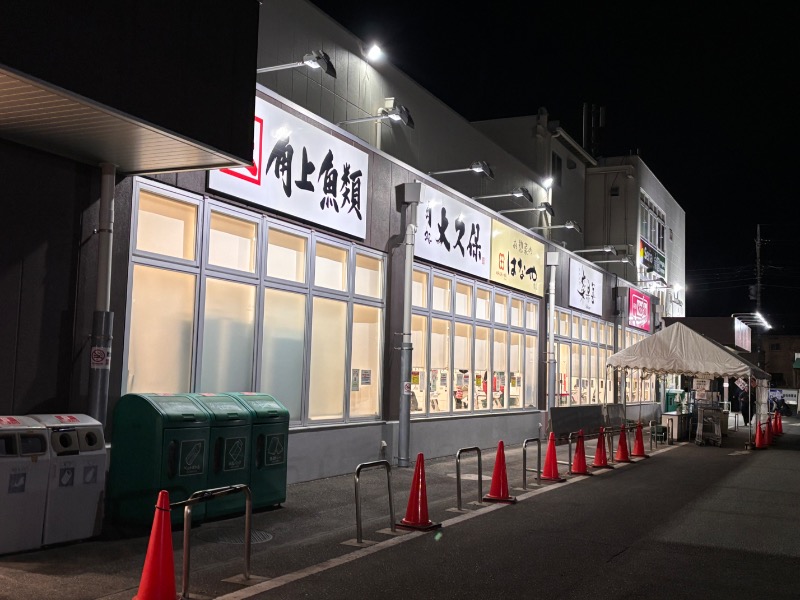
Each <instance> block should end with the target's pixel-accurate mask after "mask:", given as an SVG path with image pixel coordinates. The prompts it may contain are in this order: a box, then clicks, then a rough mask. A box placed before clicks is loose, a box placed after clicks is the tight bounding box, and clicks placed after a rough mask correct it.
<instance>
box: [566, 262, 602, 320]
mask: <svg viewBox="0 0 800 600" xmlns="http://www.w3.org/2000/svg"><path fill="white" fill-rule="evenodd" d="M569 305H570V306H572V307H573V308H579V309H581V310H585V311H588V312H590V313H592V314H595V315H598V316H602V315H603V274H602V273H601V272H600V271H597V270H595V269H592V268H591V267H589V266H587V265H585V264H584V263H582V262H580V261H579V260H575V259H574V258H570V259H569Z"/></svg>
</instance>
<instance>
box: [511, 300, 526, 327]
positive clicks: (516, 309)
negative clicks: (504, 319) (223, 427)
mask: <svg viewBox="0 0 800 600" xmlns="http://www.w3.org/2000/svg"><path fill="white" fill-rule="evenodd" d="M522 318H523V313H522V300H518V299H516V298H512V299H511V322H510V325H511V326H512V327H524V326H525V323H523V321H522Z"/></svg>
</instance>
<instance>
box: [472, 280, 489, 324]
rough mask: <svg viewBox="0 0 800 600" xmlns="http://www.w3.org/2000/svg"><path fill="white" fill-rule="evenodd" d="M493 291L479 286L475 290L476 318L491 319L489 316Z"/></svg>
mask: <svg viewBox="0 0 800 600" xmlns="http://www.w3.org/2000/svg"><path fill="white" fill-rule="evenodd" d="M491 297H492V293H491V292H490V291H489V290H485V289H483V288H478V289H477V291H476V292H475V318H476V319H483V320H484V321H488V320H489V319H490V316H489V302H490V300H491Z"/></svg>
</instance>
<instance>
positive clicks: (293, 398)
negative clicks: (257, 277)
mask: <svg viewBox="0 0 800 600" xmlns="http://www.w3.org/2000/svg"><path fill="white" fill-rule="evenodd" d="M264 305H265V306H267V307H269V309H268V310H265V311H264V319H263V320H264V336H263V337H264V340H263V342H262V344H261V385H260V386H259V391H260V392H263V393H265V394H270V395H271V396H274V397H275V398H278V399H279V400H280V402H281V404H283V405H284V406H285V407H286V409H287V410H288V411H289V419H290V420H291V421H299V420H300V419H301V417H302V402H303V378H302V377H287V373H303V372H304V371H305V366H304V364H305V356H306V352H305V334H306V295H305V294H297V293H294V292H284V291H282V290H271V289H265V290H264Z"/></svg>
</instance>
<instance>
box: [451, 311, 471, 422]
mask: <svg viewBox="0 0 800 600" xmlns="http://www.w3.org/2000/svg"><path fill="white" fill-rule="evenodd" d="M472 381H473V378H472V325H467V324H466V323H456V324H455V331H454V334H453V410H455V411H465V410H469V409H470V408H471V407H472Z"/></svg>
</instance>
